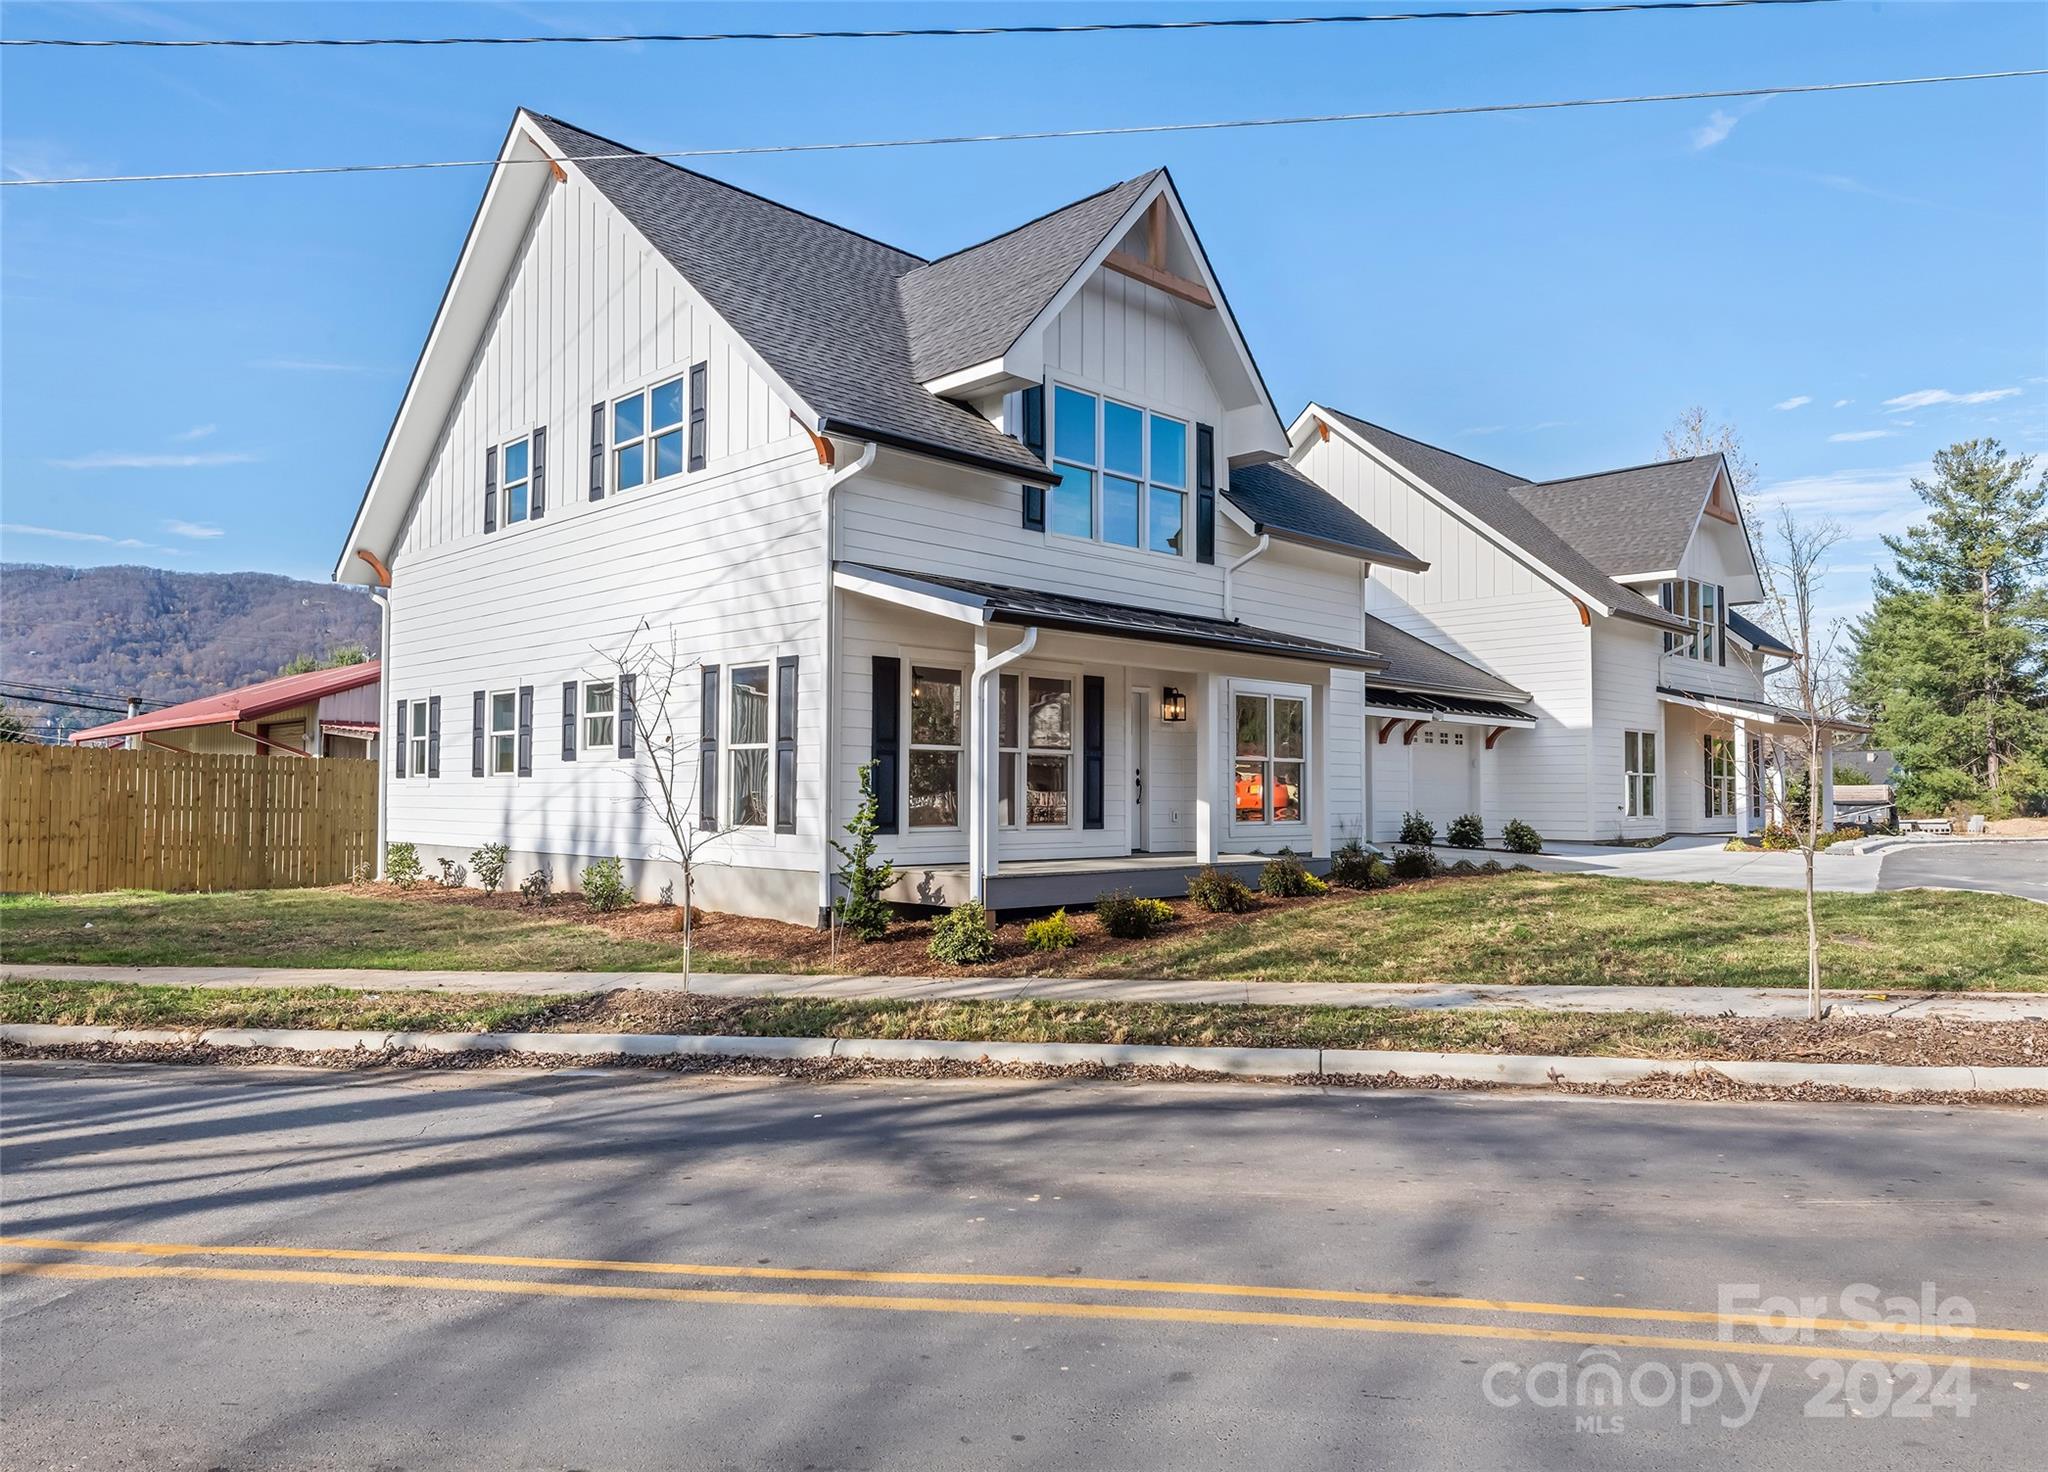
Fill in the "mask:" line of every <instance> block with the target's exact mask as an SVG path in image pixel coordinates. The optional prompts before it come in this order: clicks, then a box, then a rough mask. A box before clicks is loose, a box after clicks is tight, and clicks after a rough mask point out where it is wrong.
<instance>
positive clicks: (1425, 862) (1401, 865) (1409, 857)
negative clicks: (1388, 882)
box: [1394, 848, 1443, 879]
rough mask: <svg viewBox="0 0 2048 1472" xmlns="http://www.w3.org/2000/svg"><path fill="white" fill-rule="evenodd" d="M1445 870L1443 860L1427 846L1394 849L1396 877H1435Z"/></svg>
mask: <svg viewBox="0 0 2048 1472" xmlns="http://www.w3.org/2000/svg"><path fill="white" fill-rule="evenodd" d="M1442 871H1443V862H1442V861H1441V860H1440V859H1438V858H1437V856H1436V855H1435V854H1433V853H1431V852H1430V851H1429V850H1428V849H1426V848H1397V849H1395V850H1394V877H1395V878H1396V879H1434V878H1436V876H1437V875H1438V874H1439V873H1441V872H1442Z"/></svg>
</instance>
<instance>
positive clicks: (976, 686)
mask: <svg viewBox="0 0 2048 1472" xmlns="http://www.w3.org/2000/svg"><path fill="white" fill-rule="evenodd" d="M1037 643H1038V630H1037V628H1036V627H1035V626H1034V627H1032V628H1027V629H1026V630H1025V631H1024V637H1023V638H1022V639H1019V640H1018V641H1017V642H1016V643H1015V644H1013V645H1011V646H1010V647H1009V648H1008V649H1005V650H1004V651H1003V652H1002V653H1001V654H998V655H996V656H994V657H993V658H991V659H983V660H977V661H976V662H975V666H974V676H973V678H972V679H971V680H970V681H969V683H968V687H967V688H968V699H969V700H970V702H972V703H971V704H970V705H969V706H968V708H967V710H968V719H967V729H968V730H969V731H970V732H972V733H973V737H974V751H973V754H972V756H971V758H970V760H969V761H968V763H967V771H968V774H969V777H970V779H971V780H970V781H969V783H968V793H969V798H968V800H969V802H970V803H971V804H972V806H970V807H969V808H968V811H967V892H968V894H970V895H971V896H973V897H974V898H975V899H977V900H980V901H981V902H982V903H983V904H986V903H987V902H988V899H987V896H986V895H985V894H984V893H983V891H984V890H985V889H986V888H987V887H988V847H989V842H988V767H989V757H990V755H991V753H992V752H993V751H994V749H995V746H994V743H993V742H991V741H990V740H989V737H990V736H991V735H993V734H994V733H993V730H992V729H991V728H992V726H993V725H994V723H993V722H991V721H990V720H988V719H987V715H988V703H987V697H986V695H985V694H984V692H985V691H986V690H987V688H988V679H989V676H990V675H993V674H994V673H995V672H996V671H997V670H1000V669H1001V668H1002V667H1003V666H1004V665H1006V664H1013V663H1015V662H1016V661H1017V660H1020V659H1022V658H1023V657H1024V656H1025V655H1027V654H1029V653H1030V652H1031V651H1032V649H1033V648H1034V647H1035V646H1036V645H1037ZM1017 718H1018V719H1019V720H1022V719H1023V718H1024V712H1023V711H1021V710H1020V711H1019V712H1018V713H1017Z"/></svg>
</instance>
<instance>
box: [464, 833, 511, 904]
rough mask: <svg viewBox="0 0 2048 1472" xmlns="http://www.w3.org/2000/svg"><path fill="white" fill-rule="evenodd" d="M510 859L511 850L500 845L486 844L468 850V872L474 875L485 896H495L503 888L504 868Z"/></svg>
mask: <svg viewBox="0 0 2048 1472" xmlns="http://www.w3.org/2000/svg"><path fill="white" fill-rule="evenodd" d="M511 858H512V850H511V849H510V848H508V847H507V846H506V845H504V844H502V843H486V844H482V845H480V846H478V847H477V848H474V849H471V850H470V853H469V869H470V872H471V873H472V874H474V875H476V882H477V883H478V884H481V885H482V886H483V887H484V893H485V894H496V893H497V892H498V891H499V890H500V889H501V888H503V887H504V884H505V866H506V864H508V863H509V862H510V861H511Z"/></svg>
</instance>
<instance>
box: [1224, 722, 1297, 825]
mask: <svg viewBox="0 0 2048 1472" xmlns="http://www.w3.org/2000/svg"><path fill="white" fill-rule="evenodd" d="M1234 703H1235V709H1236V713H1237V748H1236V750H1237V759H1236V764H1235V769H1234V784H1233V785H1234V792H1233V796H1232V803H1231V811H1232V813H1233V814H1234V815H1235V817H1236V820H1237V821H1238V822H1239V823H1299V822H1301V821H1302V815H1303V813H1304V812H1305V811H1306V809H1305V808H1304V807H1303V802H1304V800H1305V796H1306V794H1305V792H1304V781H1305V778H1306V776H1307V773H1308V759H1307V752H1308V724H1307V722H1308V702H1307V701H1306V700H1305V699H1302V698H1301V697H1299V696H1291V695H1266V694H1256V695H1254V694H1247V693H1244V692H1242V691H1240V692H1238V694H1237V695H1236V697H1235V702H1234Z"/></svg>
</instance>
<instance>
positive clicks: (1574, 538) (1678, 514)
mask: <svg viewBox="0 0 2048 1472" xmlns="http://www.w3.org/2000/svg"><path fill="white" fill-rule="evenodd" d="M1721 465H1722V460H1721V457H1720V455H1718V454H1714V455H1695V456H1693V457H1692V458H1691V459H1688V460H1659V461H1654V462H1652V463H1650V464H1648V465H1631V466H1627V467H1625V468H1624V469H1621V470H1603V471H1601V472H1599V473H1598V474H1596V475H1579V476H1571V477H1568V478H1566V479H1564V480H1547V481H1539V482H1537V483H1536V484H1534V485H1521V486H1517V487H1515V488H1514V489H1513V490H1512V491H1510V492H1509V494H1510V495H1512V496H1513V497H1514V498H1515V499H1516V500H1517V501H1520V502H1521V503H1522V504H1523V505H1524V506H1526V507H1528V508H1529V509H1530V510H1531V511H1533V512H1535V513H1536V515H1537V516H1539V517H1541V518H1542V519H1543V521H1544V523H1545V524H1546V525H1548V526H1549V527H1550V528H1551V530H1553V531H1555V532H1556V533H1557V534H1558V535H1559V536H1561V537H1563V538H1564V539H1565V541H1567V542H1569V543H1570V544H1571V545H1572V546H1573V547H1574V548H1576V549H1577V550H1578V551H1579V552H1581V553H1583V554H1584V555H1585V556H1586V558H1587V560H1588V561H1590V562H1591V563H1592V564H1593V565H1594V566H1595V567H1597V568H1599V569H1600V570H1601V571H1602V572H1604V573H1606V574H1607V575H1608V576H1609V577H1616V578H1621V577H1630V576H1637V577H1640V576H1643V575H1645V574H1649V573H1671V572H1675V571H1677V569H1678V564H1679V560H1680V559H1681V558H1683V557H1684V556H1685V549H1686V546H1687V544H1688V543H1690V542H1691V541H1692V534H1693V528H1694V527H1696V526H1698V525H1699V519H1700V510H1701V508H1702V507H1704V506H1705V505H1706V504H1707V497H1708V495H1709V494H1711V493H1712V491H1713V489H1714V480H1715V477H1717V476H1718V475H1720V473H1721Z"/></svg>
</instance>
